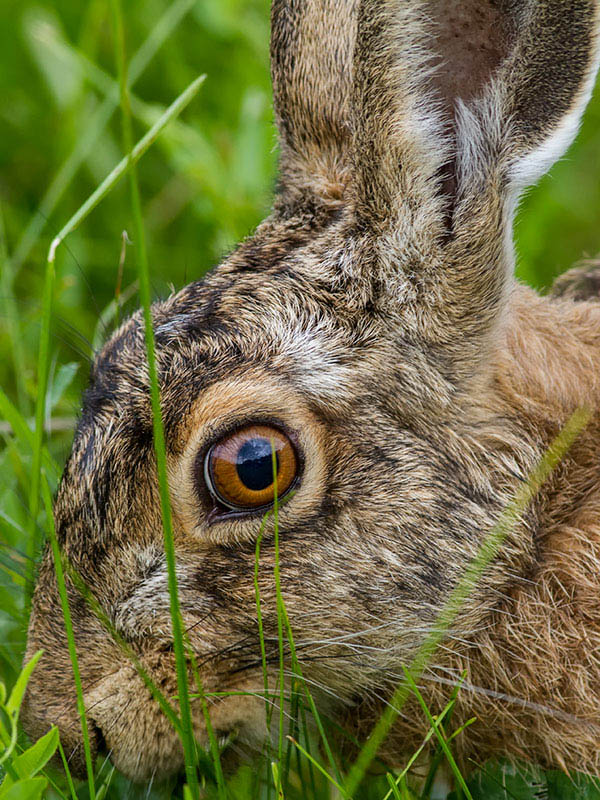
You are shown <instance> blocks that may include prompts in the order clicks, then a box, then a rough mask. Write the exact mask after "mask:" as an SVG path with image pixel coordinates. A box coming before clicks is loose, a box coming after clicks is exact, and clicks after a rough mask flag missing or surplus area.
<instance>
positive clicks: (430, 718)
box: [403, 667, 473, 800]
mask: <svg viewBox="0 0 600 800" xmlns="http://www.w3.org/2000/svg"><path fill="white" fill-rule="evenodd" d="M403 670H404V675H405V676H406V682H407V683H408V685H409V686H410V688H411V690H412V692H413V694H414V695H415V697H416V698H417V700H418V701H419V705H420V706H421V708H422V709H423V713H424V714H425V716H426V717H427V721H428V722H429V724H430V725H431V729H432V730H434V731H435V735H436V736H437V738H438V741H439V743H440V746H441V748H442V750H443V751H444V755H445V756H446V759H447V760H448V764H450V769H451V770H452V772H453V774H454V777H455V778H456V780H457V782H458V785H459V786H460V787H461V789H462V790H463V792H464V794H465V797H466V798H467V800H473V797H472V795H471V792H470V791H469V788H468V786H467V784H466V782H465V779H464V778H463V776H462V773H461V771H460V770H459V768H458V765H457V764H456V761H455V760H454V756H453V755H452V753H451V752H450V748H449V747H448V743H447V742H446V739H445V738H444V732H443V730H442V729H441V728H440V726H439V724H436V721H435V720H434V718H433V715H432V713H431V711H430V710H429V709H428V708H427V703H426V702H425V700H424V699H423V695H422V694H421V692H420V691H419V689H418V687H417V684H416V683H415V680H414V678H413V676H412V675H411V674H410V672H409V671H408V670H407V669H406V667H403Z"/></svg>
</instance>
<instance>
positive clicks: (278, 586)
mask: <svg viewBox="0 0 600 800" xmlns="http://www.w3.org/2000/svg"><path fill="white" fill-rule="evenodd" d="M271 464H272V467H273V527H274V537H275V594H276V605H277V641H278V648H279V733H278V738H277V763H278V764H279V765H281V759H282V756H283V698H284V659H283V645H284V643H283V614H282V612H281V602H280V598H281V574H280V571H279V498H278V496H277V473H278V471H279V470H278V465H277V453H276V452H275V442H274V440H273V439H271ZM275 774H277V780H278V781H279V771H277V773H275V772H273V775H275ZM275 788H276V789H277V792H278V793H280V792H281V786H280V784H279V783H277V784H276V786H275Z"/></svg>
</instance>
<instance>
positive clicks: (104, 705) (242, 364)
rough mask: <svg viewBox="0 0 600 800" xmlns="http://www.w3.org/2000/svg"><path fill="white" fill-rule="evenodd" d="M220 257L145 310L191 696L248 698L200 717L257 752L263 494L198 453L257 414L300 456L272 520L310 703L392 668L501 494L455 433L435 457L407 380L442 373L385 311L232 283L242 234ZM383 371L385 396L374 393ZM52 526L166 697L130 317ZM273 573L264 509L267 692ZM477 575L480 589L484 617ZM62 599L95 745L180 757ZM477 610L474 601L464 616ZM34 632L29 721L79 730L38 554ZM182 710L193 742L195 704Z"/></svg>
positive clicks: (156, 546)
mask: <svg viewBox="0 0 600 800" xmlns="http://www.w3.org/2000/svg"><path fill="white" fill-rule="evenodd" d="M236 258H237V260H238V263H239V268H237V269H234V268H233V266H231V265H229V266H225V267H223V268H222V269H220V270H217V271H216V272H215V274H214V275H213V276H212V277H211V278H209V280H208V281H207V282H206V283H204V284H193V285H191V286H189V287H187V288H186V289H184V290H183V291H182V292H180V293H179V294H178V295H175V296H174V297H172V298H170V299H169V300H167V301H166V302H165V303H162V304H159V305H157V306H155V308H154V324H155V330H156V338H157V345H158V350H157V356H158V361H159V364H160V382H161V397H162V403H163V408H164V411H165V413H164V418H165V426H166V435H167V442H168V466H169V477H170V488H171V498H172V507H173V514H174V523H175V537H176V546H177V561H178V567H177V569H178V578H179V592H180V598H181V604H182V609H183V618H184V624H185V627H186V630H187V631H188V637H189V641H190V644H191V646H192V649H193V652H194V655H195V658H196V661H197V663H198V665H199V670H200V676H201V679H202V684H203V686H204V689H205V691H213V692H219V691H232V690H234V691H238V692H249V693H251V694H253V695H254V696H253V697H251V696H249V697H246V698H244V699H242V700H240V697H232V698H225V699H223V700H219V701H218V702H216V704H215V706H214V709H213V710H212V711H211V716H212V721H213V726H214V728H215V729H216V730H217V731H218V733H219V735H220V736H227V735H231V734H234V733H235V735H236V737H237V739H236V741H237V745H238V747H239V746H241V745H243V744H245V745H247V746H250V747H258V746H259V745H260V743H261V741H262V739H263V738H264V736H265V735H266V728H265V719H264V711H265V704H264V699H263V697H262V693H263V676H262V662H261V651H260V639H259V635H258V627H257V619H256V600H255V586H254V569H255V551H256V541H257V537H258V536H259V531H260V529H261V523H262V517H263V515H264V513H265V508H264V507H263V506H261V507H260V508H259V509H258V511H254V510H252V509H250V510H242V511H239V510H237V511H236V510H232V509H231V508H227V507H225V506H223V504H222V503H221V502H219V501H218V500H215V498H214V496H213V494H212V493H211V489H212V487H211V486H210V481H209V480H207V475H206V471H205V469H204V462H205V460H206V458H207V455H208V453H209V452H210V448H211V447H213V446H214V445H215V444H218V443H219V442H222V441H224V440H227V439H228V437H231V435H232V433H234V432H236V431H240V430H241V431H243V430H244V429H247V428H248V426H252V425H254V426H257V425H259V426H262V427H263V428H264V429H266V430H267V431H268V430H273V431H278V432H280V433H281V434H282V435H283V437H285V438H286V439H287V440H288V441H289V442H290V443H291V445H292V447H293V449H294V451H295V456H296V460H295V468H294V469H295V476H294V482H293V494H292V496H291V497H290V498H289V499H288V500H287V501H286V498H285V496H283V498H282V500H283V502H282V504H281V507H280V509H279V514H278V524H279V536H280V568H281V582H282V587H283V589H282V593H283V598H284V602H285V603H286V607H287V609H288V613H289V616H290V619H291V624H292V628H293V633H294V639H295V645H296V649H297V652H298V657H299V660H300V663H301V664H302V665H303V670H304V671H305V674H306V677H307V679H309V680H311V681H312V682H313V683H314V685H315V686H316V687H317V695H319V694H321V695H322V701H323V704H324V708H325V709H329V708H331V709H332V710H333V709H335V708H339V707H340V706H341V707H343V706H344V705H347V704H349V703H353V702H355V701H356V699H357V697H358V694H359V693H360V692H361V691H368V690H369V689H371V688H373V687H375V686H377V687H381V686H382V685H388V684H390V683H392V682H393V680H394V678H395V677H396V676H397V669H398V664H399V663H402V662H405V661H406V660H408V659H410V658H411V656H412V655H413V654H414V651H415V648H416V647H417V646H418V644H419V642H420V641H421V639H422V635H423V631H425V630H427V628H428V626H430V625H431V623H432V621H433V620H434V618H435V616H436V614H437V613H438V612H439V610H440V609H441V607H442V605H443V603H444V601H445V599H446V598H447V596H448V592H449V591H450V589H451V588H452V586H453V585H454V584H455V582H456V578H457V576H458V575H460V574H461V573H462V571H463V569H464V567H465V565H466V564H467V563H468V561H469V559H470V558H471V557H472V556H473V554H474V553H475V551H476V549H477V546H478V544H479V542H480V539H481V536H482V533H483V532H485V531H487V530H488V528H489V526H490V524H491V521H492V519H493V518H494V514H495V513H496V512H497V510H498V508H499V507H501V505H500V504H501V502H502V498H501V497H500V496H499V493H498V489H497V488H492V486H491V483H490V479H489V476H488V475H485V474H484V473H483V470H482V468H481V464H482V462H481V461H479V463H478V464H477V467H476V468H475V469H474V464H475V463H477V457H476V456H475V453H474V450H473V448H476V445H475V440H474V439H472V443H471V444H465V443H460V441H459V440H458V435H457V444H456V446H455V448H453V452H449V451H448V449H447V447H446V448H442V446H441V441H442V439H445V438H446V436H447V432H446V431H444V430H442V429H441V428H440V429H439V430H435V429H432V428H431V427H429V428H424V427H423V426H422V424H421V423H419V421H418V420H417V419H416V418H415V415H414V413H413V412H414V409H412V408H411V407H410V406H408V407H403V398H406V395H407V388H403V386H404V385H406V387H411V388H410V391H411V393H412V394H413V395H414V397H415V398H419V399H420V401H421V402H422V403H423V404H427V403H428V402H431V401H430V400H429V399H428V397H427V384H428V383H431V384H435V383H436V382H437V383H438V384H439V385H440V387H442V386H444V383H445V381H444V379H443V376H441V375H439V374H436V372H435V370H434V369H433V368H432V367H428V371H427V373H426V374H423V375H420V374H419V371H420V369H422V368H423V367H421V366H419V365H418V363H415V362H418V360H419V359H418V356H417V357H413V353H412V350H411V348H410V346H409V345H406V344H404V343H403V342H402V339H401V338H398V339H397V338H396V333H394V332H390V331H388V330H386V320H385V318H384V317H381V315H378V313H377V311H376V310H373V311H372V312H371V313H368V314H367V313H365V311H364V310H363V309H360V310H358V311H356V310H352V309H350V308H347V307H344V305H343V303H344V300H343V295H342V296H341V297H340V294H339V292H338V291H336V288H335V286H329V287H327V286H326V285H325V284H323V285H322V287H320V289H319V291H318V292H316V291H315V289H314V287H312V288H309V287H308V285H307V283H306V280H305V277H304V276H303V275H302V272H301V271H300V270H298V271H294V270H293V269H292V268H291V267H290V268H287V269H286V268H282V267H283V266H284V264H282V262H280V263H278V264H277V265H274V268H273V270H272V272H266V273H265V274H264V275H262V276H261V281H260V284H258V285H257V284H256V283H255V282H254V280H253V279H252V280H250V279H249V278H247V277H245V276H244V272H243V269H244V255H243V248H242V251H241V252H240V254H239V255H238V256H237V257H236ZM284 261H285V259H284ZM267 303H269V305H267ZM421 360H422V359H421ZM384 381H387V382H388V383H389V387H390V389H389V391H387V392H386V393H385V394H384V395H383V396H382V395H381V392H380V387H381V384H382V382H384ZM445 391H446V392H450V387H448V386H446V389H445ZM419 395H420V397H419ZM413 402H414V401H411V405H412V403H413ZM464 435H465V437H466V438H467V439H468V438H469V436H468V434H467V432H466V430H465V434H464ZM481 457H483V456H481ZM269 460H270V459H269ZM503 480H504V481H505V482H506V476H505V477H504V479H503ZM266 483H267V485H269V484H271V483H272V477H270V478H269V480H268V481H267V482H266ZM56 524H57V531H58V534H59V537H60V540H61V543H62V545H63V547H64V550H65V553H66V554H67V556H68V558H69V560H70V563H71V564H72V566H73V567H74V568H75V569H76V570H77V572H78V573H79V574H80V575H81V576H82V577H83V578H84V580H85V582H86V584H87V585H88V587H89V588H90V589H91V590H92V592H93V593H94V595H95V596H96V598H97V600H98V601H99V602H100V604H101V605H102V607H103V609H104V610H105V613H107V614H108V616H109V618H110V620H111V622H112V624H113V625H114V627H115V628H116V630H117V631H118V633H119V634H120V635H121V636H122V637H123V638H124V639H125V640H126V641H127V642H128V643H129V644H130V645H131V647H132V648H133V650H134V651H135V653H136V654H137V656H138V657H139V658H140V659H141V661H142V663H143V664H144V665H145V666H146V668H147V669H148V671H149V673H150V674H151V675H152V676H153V678H154V680H155V683H156V684H157V685H158V686H159V687H160V688H161V690H162V691H163V693H164V694H165V695H166V696H167V697H169V696H173V695H176V694H177V687H176V680H175V667H174V660H173V653H172V643H171V632H170V627H171V623H170V613H169V592H168V586H167V572H166V566H165V558H164V553H163V550H162V536H163V533H162V523H161V516H160V500H159V496H158V486H157V480H156V476H155V468H154V453H153V444H152V417H151V409H150V404H149V398H148V394H147V390H146V359H145V345H144V338H143V323H142V321H141V319H140V317H139V316H138V315H136V316H135V317H134V318H133V319H132V320H130V321H129V322H127V323H126V324H125V325H124V326H123V328H122V329H121V330H120V331H118V332H117V333H116V334H115V335H114V336H113V338H112V339H111V341H110V342H109V343H108V344H107V345H106V347H105V348H104V351H103V352H102V353H101V354H100V356H99V357H98V359H97V361H96V363H95V365H94V369H93V375H92V380H91V385H90V388H89V390H88V393H87V395H86V399H85V403H84V408H83V412H82V418H81V422H80V425H79V428H78V431H77V434H76V438H75V442H74V445H73V452H72V455H71V458H70V460H69V463H68V465H67V468H66V471H65V475H64V477H63V481H62V484H61V489H60V492H59V496H58V499H57V503H56ZM274 567H275V553H274V534H273V521H272V519H271V520H270V521H269V522H268V523H267V524H266V526H265V529H264V534H263V537H262V540H261V545H260V558H259V570H258V583H259V588H260V597H261V605H262V616H263V624H264V635H265V639H266V644H267V654H268V662H269V665H270V667H271V668H272V670H273V675H272V676H271V678H272V681H273V685H275V680H276V670H277V667H278V660H279V656H278V649H277V612H276V602H275V600H276V597H275V582H274ZM498 573H499V574H498V580H500V581H503V580H504V579H503V578H502V575H501V572H500V569H498ZM491 589H492V586H488V587H487V588H486V590H485V593H482V595H481V596H480V597H479V598H478V599H477V603H479V604H480V605H481V612H483V610H484V606H485V602H486V598H487V597H488V595H489V592H490V591H491ZM71 603H72V607H73V615H74V623H75V629H76V638H77V641H78V642H81V643H82V645H83V646H82V648H81V651H80V661H81V669H82V675H83V683H84V688H85V699H86V705H87V707H88V709H89V711H88V714H89V717H90V720H91V721H92V724H93V725H94V726H95V728H96V731H97V738H98V742H102V741H103V742H104V743H105V746H106V747H107V748H108V749H109V750H110V752H111V753H112V758H113V761H114V763H115V764H116V765H117V766H118V767H119V768H120V769H122V770H123V771H125V772H126V773H127V774H129V775H131V776H132V777H134V778H137V779H143V778H149V777H151V776H152V775H153V774H156V773H158V775H160V774H161V773H165V772H169V771H172V770H176V769H178V768H179V767H180V766H181V758H182V755H181V752H180V747H179V743H178V739H177V736H176V734H175V732H174V731H173V730H170V723H169V722H168V720H166V719H165V718H164V717H163V716H162V712H160V709H159V708H158V707H157V706H156V704H155V701H154V700H152V698H151V697H150V695H149V694H148V691H147V689H146V688H145V687H144V685H143V682H142V680H141V678H140V677H139V675H138V674H137V673H136V671H135V669H134V668H133V667H132V665H131V663H130V662H129V661H128V658H127V656H126V655H124V654H123V653H122V651H121V650H120V649H119V646H118V645H117V644H116V643H115V642H114V641H113V640H112V639H111V637H110V635H109V634H108V633H107V631H106V630H105V628H104V627H103V626H102V624H101V623H100V622H99V621H98V620H97V619H96V617H95V615H94V613H93V611H92V610H91V609H90V608H89V607H88V606H87V605H86V603H85V602H83V601H82V599H81V597H80V595H78V592H77V590H75V589H74V590H73V594H72V596H71ZM477 616H478V614H477V612H476V610H475V609H472V611H471V616H470V619H469V622H468V625H469V626H472V625H473V624H476V623H477ZM479 616H480V615H479ZM42 644H43V647H44V649H45V652H46V655H45V657H44V661H45V663H46V668H45V670H44V671H41V670H40V673H39V675H40V677H39V680H36V679H35V678H34V682H33V684H32V687H31V691H30V699H29V708H30V712H29V715H30V717H31V724H32V727H33V730H36V729H40V730H41V728H42V727H43V726H44V725H45V724H47V722H48V721H49V720H51V719H56V720H58V721H59V724H62V726H63V727H64V728H65V729H66V731H67V733H68V730H69V727H72V728H73V731H72V735H73V736H76V735H77V734H76V731H77V717H76V715H75V707H74V700H73V694H72V679H71V674H70V668H69V659H68V653H67V650H66V647H65V641H64V638H63V632H62V629H61V626H60V608H59V605H58V598H57V596H56V593H55V585H54V576H53V565H52V560H51V555H50V554H47V555H46V558H45V560H44V563H43V565H42V569H41V573H40V578H39V582H38V588H37V591H36V601H35V612H34V617H33V620H32V626H31V632H30V644H29V646H30V648H34V649H35V648H37V647H39V646H41V645H42ZM400 654H401V655H400ZM190 681H191V685H192V686H193V685H194V676H193V673H192V672H190ZM49 686H51V687H52V692H51V695H50V696H49V695H48V687H49ZM193 708H194V710H195V713H196V725H197V735H198V737H199V738H200V740H201V741H202V740H203V739H204V738H205V734H204V725H203V721H202V712H201V708H200V703H199V702H198V701H196V702H195V703H194V704H193ZM166 742H168V743H169V744H165V743H166Z"/></svg>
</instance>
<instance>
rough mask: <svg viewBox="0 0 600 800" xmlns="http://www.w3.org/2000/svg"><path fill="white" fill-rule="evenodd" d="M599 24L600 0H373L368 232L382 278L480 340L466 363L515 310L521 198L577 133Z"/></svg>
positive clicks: (365, 22) (366, 110)
mask: <svg viewBox="0 0 600 800" xmlns="http://www.w3.org/2000/svg"><path fill="white" fill-rule="evenodd" d="M599 28H600V2H599V1H598V0H361V4H360V8H359V13H358V31H357V44H356V48H355V57H354V83H353V94H352V108H353V130H354V145H353V152H354V180H355V184H354V209H355V221H354V226H355V231H356V232H357V234H356V235H358V236H360V237H361V240H362V241H363V242H364V243H365V244H366V246H367V247H368V251H369V253H371V254H373V253H375V259H376V260H377V264H374V263H373V256H371V259H370V262H368V263H369V264H370V266H369V269H371V271H372V270H373V269H375V272H376V280H377V284H378V285H379V286H387V287H389V288H388V289H387V291H388V293H389V292H393V295H394V298H395V299H397V298H400V299H401V300H402V299H404V301H405V303H408V304H410V302H412V303H413V305H414V304H415V303H420V310H419V313H418V315H415V317H417V316H418V317H420V319H421V320H423V319H424V318H425V315H424V306H425V305H426V306H427V309H428V315H427V321H426V323H425V327H426V328H427V329H428V330H432V331H434V330H437V331H438V333H437V336H438V338H439V340H440V341H444V342H445V343H446V344H447V345H448V347H450V348H452V347H454V346H455V347H458V346H459V345H458V344H456V343H457V342H458V343H460V342H462V343H463V344H464V343H465V342H469V343H471V345H473V347H472V348H471V353H470V354H468V353H467V350H466V349H465V350H463V353H462V356H461V358H462V359H463V363H464V365H465V368H466V369H467V368H468V362H469V359H470V358H472V357H473V352H477V351H479V352H481V351H482V348H481V341H480V339H481V335H483V336H487V337H488V339H489V338H490V333H491V331H492V330H493V329H494V323H495V322H498V321H499V319H500V318H501V316H502V307H503V305H504V298H505V297H506V292H507V289H508V287H509V286H510V283H511V281H512V269H513V256H512V217H513V213H514V208H515V205H516V200H517V197H518V193H519V191H520V190H522V189H523V187H524V186H527V185H529V184H531V183H532V182H534V181H535V180H537V179H538V178H539V177H540V176H541V175H542V174H543V173H544V172H545V171H546V170H547V169H548V168H549V167H550V165H551V164H552V163H553V162H554V161H555V160H556V159H557V158H558V157H559V156H560V155H561V154H562V153H563V152H564V151H565V150H566V148H567V147H568V146H569V144H570V143H571V141H572V139H573V138H574V136H575V135H576V133H577V129H578V126H579V122H580V118H581V115H582V113H583V110H584V108H585V105H586V103H587V101H588V100H589V97H590V95H591V92H592V89H593V85H594V78H595V75H596V71H597V68H598V61H599V47H600V43H599ZM374 245H375V246H374ZM363 261H364V262H365V263H367V262H366V259H363ZM364 278H365V280H366V276H364ZM426 298H429V299H428V300H426ZM432 313H433V315H434V317H435V318H434V319H433V322H432V318H431V314H432ZM435 319H437V320H438V322H439V325H438V326H437V328H436V324H435ZM461 334H462V335H461ZM432 335H433V334H432ZM477 342H478V343H477ZM477 348H478V350H477Z"/></svg>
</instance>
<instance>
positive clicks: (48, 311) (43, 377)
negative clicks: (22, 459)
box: [26, 260, 55, 600]
mask: <svg viewBox="0 0 600 800" xmlns="http://www.w3.org/2000/svg"><path fill="white" fill-rule="evenodd" d="M54 280H55V271H54V262H53V261H50V260H48V262H47V263H46V274H45V278H44V295H43V299H42V325H41V330H40V340H39V350H38V365H37V397H36V402H35V437H34V441H33V448H32V460H31V485H30V492H29V517H30V519H29V531H28V533H29V536H28V537H27V550H26V553H27V556H28V564H29V565H31V568H33V558H34V556H35V552H36V545H37V541H38V537H37V518H38V512H39V508H40V482H41V475H42V451H43V447H44V423H45V421H46V400H47V397H46V396H47V392H48V365H49V360H50V322H51V319H52V302H53V297H54ZM30 577H31V578H33V573H32V574H31V576H30ZM29 583H30V585H32V584H33V580H31V581H30V582H29ZM27 600H29V597H27Z"/></svg>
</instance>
